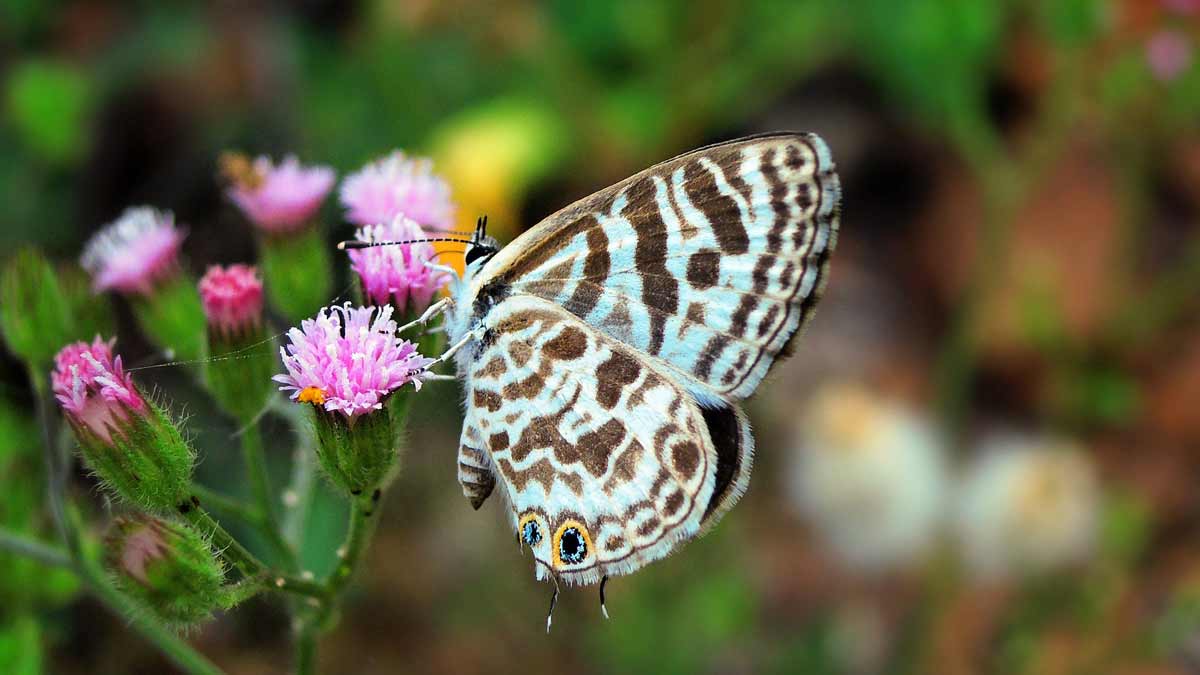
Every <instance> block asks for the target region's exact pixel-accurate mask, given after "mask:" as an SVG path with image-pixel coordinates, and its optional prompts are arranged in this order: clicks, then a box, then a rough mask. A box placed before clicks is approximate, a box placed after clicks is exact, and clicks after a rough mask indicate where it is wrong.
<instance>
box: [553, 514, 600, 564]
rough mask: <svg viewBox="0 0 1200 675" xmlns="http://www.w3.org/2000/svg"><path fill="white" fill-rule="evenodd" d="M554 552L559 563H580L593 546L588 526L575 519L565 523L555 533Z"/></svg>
mask: <svg viewBox="0 0 1200 675" xmlns="http://www.w3.org/2000/svg"><path fill="white" fill-rule="evenodd" d="M554 543H555V546H554V554H555V557H557V558H558V561H557V562H558V564H559V565H578V564H579V563H581V562H583V561H584V560H587V557H588V552H589V551H590V550H591V548H592V545H591V544H592V542H591V538H590V537H588V533H587V528H586V527H584V526H583V525H582V524H581V523H578V522H576V521H574V520H568V521H567V522H565V523H563V524H562V525H561V526H560V527H559V528H558V532H557V533H555V535H554Z"/></svg>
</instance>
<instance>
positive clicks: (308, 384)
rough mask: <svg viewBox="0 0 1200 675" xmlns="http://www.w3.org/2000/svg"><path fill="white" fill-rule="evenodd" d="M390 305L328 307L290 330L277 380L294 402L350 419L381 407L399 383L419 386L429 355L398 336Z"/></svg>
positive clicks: (399, 385) (430, 360) (281, 351)
mask: <svg viewBox="0 0 1200 675" xmlns="http://www.w3.org/2000/svg"><path fill="white" fill-rule="evenodd" d="M397 328H398V326H397V325H396V322H395V321H394V320H392V308H391V307H378V308H376V307H357V308H352V307H351V306H350V303H346V304H345V305H343V306H341V307H327V308H325V309H322V310H321V311H320V312H318V313H317V316H316V318H313V319H305V320H304V321H303V322H301V324H300V328H293V329H291V330H290V331H288V340H289V341H290V344H289V345H287V346H286V347H283V348H280V350H279V352H280V355H281V356H282V357H283V365H284V367H286V368H287V373H286V374H283V375H276V376H275V381H276V382H279V383H280V384H282V385H283V386H282V387H280V390H281V391H290V392H291V398H292V400H294V401H309V402H312V403H314V404H319V405H321V406H322V408H323V409H324V410H327V411H329V412H338V413H341V414H342V415H344V416H345V417H347V418H349V419H354V418H355V417H357V416H359V415H362V414H363V413H369V412H371V411H374V410H379V409H381V408H382V407H383V400H384V398H386V397H387V396H388V395H389V394H391V393H392V392H394V391H396V390H397V389H399V388H400V387H402V386H404V385H405V384H408V383H409V382H411V383H413V386H415V387H417V388H420V386H421V381H422V378H423V377H424V375H425V368H426V367H427V366H429V364H431V363H433V359H430V358H427V357H424V356H421V355H420V354H419V353H417V349H416V347H415V346H414V345H413V344H412V343H410V342H408V341H407V340H402V339H400V338H398V337H396V329H397Z"/></svg>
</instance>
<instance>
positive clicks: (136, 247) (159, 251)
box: [79, 206, 185, 295]
mask: <svg viewBox="0 0 1200 675" xmlns="http://www.w3.org/2000/svg"><path fill="white" fill-rule="evenodd" d="M184 236H185V233H184V232H183V231H182V230H180V229H179V228H177V227H175V218H174V216H172V215H171V213H170V212H160V211H157V210H155V209H153V208H150V207H148V206H141V207H137V208H129V209H126V210H125V213H123V214H121V217H120V218H118V219H117V220H116V221H114V222H112V223H109V224H108V225H106V226H105V227H104V228H103V229H102V230H100V231H99V232H97V233H96V234H95V236H93V237H92V238H91V240H90V241H88V243H87V245H86V246H85V247H84V249H83V256H82V257H80V259H79V262H80V264H81V265H83V268H84V269H86V270H87V271H88V273H90V274H91V275H92V288H93V289H95V291H96V292H97V293H100V292H103V291H107V290H114V291H118V292H121V293H138V294H142V295H149V294H150V293H151V292H152V291H153V288H154V284H155V283H156V282H158V281H161V280H162V279H164V278H166V277H169V276H170V275H171V274H173V273H174V272H175V271H176V270H177V269H178V266H177V265H176V263H177V262H178V259H179V246H180V245H181V244H182V243H183V238H184Z"/></svg>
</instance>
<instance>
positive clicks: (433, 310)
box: [396, 298, 454, 333]
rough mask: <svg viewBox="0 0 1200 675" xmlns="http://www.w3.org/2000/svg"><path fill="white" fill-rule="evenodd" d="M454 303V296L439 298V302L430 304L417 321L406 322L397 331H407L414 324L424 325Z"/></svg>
mask: <svg viewBox="0 0 1200 675" xmlns="http://www.w3.org/2000/svg"><path fill="white" fill-rule="evenodd" d="M453 305H454V299H453V298H442V299H441V300H438V301H437V302H435V303H433V304H432V305H430V306H429V308H428V309H426V310H425V311H424V312H423V313H422V314H421V316H419V317H417V320H416V321H413V322H411V323H406V324H404V325H403V326H400V328H398V329H396V332H397V333H403V332H404V331H406V330H408V329H409V328H412V327H414V326H424V325H425V324H427V323H429V321H430V319H432V318H433V317H435V316H437V315H438V314H441V313H443V312H445V311H446V310H447V309H449V308H450V307H452V306H453Z"/></svg>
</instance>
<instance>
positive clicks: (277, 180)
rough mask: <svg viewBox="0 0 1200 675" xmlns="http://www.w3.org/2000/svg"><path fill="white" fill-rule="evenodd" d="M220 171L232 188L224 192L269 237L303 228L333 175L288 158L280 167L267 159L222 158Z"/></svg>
mask: <svg viewBox="0 0 1200 675" xmlns="http://www.w3.org/2000/svg"><path fill="white" fill-rule="evenodd" d="M221 163H222V170H223V171H224V173H225V174H226V176H227V177H229V179H230V181H231V183H232V185H231V186H230V187H229V189H228V190H227V194H228V195H229V198H230V199H232V200H233V202H234V203H235V204H237V205H238V208H240V209H241V210H242V213H244V214H245V215H246V217H247V218H249V219H250V221H251V222H252V223H254V224H255V225H256V226H257V227H258V228H260V229H262V230H263V231H265V232H267V233H270V234H282V233H287V232H292V231H294V230H297V229H300V228H301V227H303V226H304V225H305V224H306V223H307V222H308V221H309V219H310V218H312V216H313V214H314V213H316V212H317V209H319V208H321V202H323V201H324V200H325V196H326V195H328V194H329V191H330V190H331V189H333V183H334V181H335V180H336V175H335V174H334V172H333V169H331V168H329V167H327V166H310V167H306V166H302V165H301V164H300V161H299V160H297V159H296V158H295V157H294V156H291V155H289V156H288V157H286V158H285V159H284V160H283V161H282V162H281V163H280V164H278V165H275V164H272V162H271V160H270V158H268V157H258V158H257V159H255V160H254V162H253V163H251V162H250V161H249V160H248V159H247V158H245V157H243V156H241V155H235V154H229V155H225V156H224V157H222V160H221Z"/></svg>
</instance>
